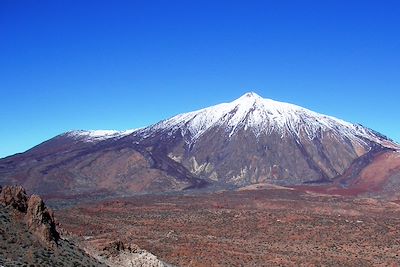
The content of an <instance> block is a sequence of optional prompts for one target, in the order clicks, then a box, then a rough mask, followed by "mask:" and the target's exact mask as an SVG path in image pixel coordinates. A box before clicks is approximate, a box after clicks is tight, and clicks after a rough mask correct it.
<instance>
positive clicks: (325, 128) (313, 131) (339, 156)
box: [0, 92, 400, 195]
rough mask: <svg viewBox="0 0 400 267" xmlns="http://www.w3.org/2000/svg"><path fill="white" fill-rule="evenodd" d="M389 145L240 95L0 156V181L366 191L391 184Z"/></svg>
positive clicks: (360, 129)
mask: <svg viewBox="0 0 400 267" xmlns="http://www.w3.org/2000/svg"><path fill="white" fill-rule="evenodd" d="M399 150H400V147H399V145H398V144H396V143H395V142H393V141H392V140H390V139H389V138H387V137H385V136H384V135H382V134H380V133H378V132H376V131H373V130H371V129H369V128H367V127H364V126H362V125H360V124H353V123H349V122H346V121H343V120H341V119H337V118H335V117H331V116H327V115H323V114H319V113H316V112H314V111H311V110H308V109H306V108H303V107H300V106H297V105H293V104H289V103H283V102H278V101H274V100H271V99H264V98H262V97H260V96H259V95H257V94H256V93H253V92H250V93H246V94H245V95H243V96H241V97H240V98H238V99H236V100H234V101H232V102H230V103H223V104H219V105H215V106H212V107H208V108H204V109H201V110H198V111H193V112H189V113H184V114H179V115H177V116H174V117H172V118H169V119H166V120H163V121H161V122H159V123H156V124H154V125H150V126H148V127H145V128H141V129H137V130H129V131H123V132H118V131H71V132H67V133H63V134H61V135H59V136H56V137H54V138H52V139H50V140H48V141H46V142H44V143H42V144H40V145H38V146H36V147H34V148H32V149H30V150H28V151H26V152H24V153H21V154H16V155H13V156H10V157H7V158H4V159H1V160H0V183H2V184H22V185H23V186H24V187H25V188H27V189H28V190H30V191H32V192H35V193H40V194H44V195H45V194H50V193H60V194H65V195H75V194H87V193H98V192H105V193H118V194H125V193H153V192H171V191H182V190H185V189H193V190H196V189H200V188H209V189H212V188H223V189H234V188H240V187H246V186H249V185H253V184H260V183H267V184H277V185H281V186H299V185H301V186H304V185H311V184H332V185H335V186H337V187H341V188H348V187H354V186H356V187H357V186H359V185H360V184H361V185H363V187H362V188H363V190H364V191H369V190H378V188H380V189H382V188H385V186H386V187H388V188H389V187H391V188H393V185H396V186H397V181H398V180H399V179H400V175H399V174H400V157H399V155H400V153H399V152H398V151H399ZM377 169H380V170H381V171H379V172H375V173H374V170H377ZM365 172H368V174H369V175H367V174H366V173H365ZM371 173H373V174H371ZM365 177H367V178H365ZM360 181H361V182H360ZM371 181H372V182H371ZM377 181H378V182H377ZM399 184H400V182H399Z"/></svg>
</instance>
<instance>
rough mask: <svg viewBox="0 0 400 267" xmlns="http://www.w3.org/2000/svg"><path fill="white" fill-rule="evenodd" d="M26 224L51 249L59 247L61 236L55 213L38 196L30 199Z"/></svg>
mask: <svg viewBox="0 0 400 267" xmlns="http://www.w3.org/2000/svg"><path fill="white" fill-rule="evenodd" d="M26 223H27V225H28V228H29V230H30V231H31V232H32V233H34V234H35V235H36V236H37V237H38V238H39V239H40V240H41V241H42V242H43V243H45V244H46V245H48V246H50V247H53V246H55V245H57V241H58V239H59V238H60V235H59V233H58V232H57V230H56V224H55V221H54V215H53V211H52V210H51V209H48V208H47V207H46V206H45V205H44V203H43V200H42V199H41V198H40V197H39V196H37V195H32V196H31V197H30V198H29V201H28V209H27V212H26Z"/></svg>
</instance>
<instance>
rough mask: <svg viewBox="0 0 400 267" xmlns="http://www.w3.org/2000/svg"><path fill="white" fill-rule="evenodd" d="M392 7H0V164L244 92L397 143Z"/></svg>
mask: <svg viewBox="0 0 400 267" xmlns="http://www.w3.org/2000/svg"><path fill="white" fill-rule="evenodd" d="M399 14H400V2H399V1H384V0H383V1H368V0H367V1H348V0H347V1H340V0H337V1H330V0H327V1H307V0H303V1H285V0H282V1H268V0H265V1H233V0H232V1H216V0H214V1H208V0H203V1H174V0H169V1H166V0H165V1H151V0H149V1H139V0H137V1H135V0H131V1H118V0H117V1H101V0H96V1H89V0H79V1H78V0H65V1H61V0H59V1H58V0H56V1H54V0H51V1H43V0H35V1H34V0H25V1H19V0H1V1H0V96H1V97H0V157H5V156H7V155H11V154H14V153H18V152H23V151H25V150H27V149H29V148H31V147H33V146H35V145H37V144H39V143H41V142H43V141H45V140H47V139H49V138H51V137H54V136H56V135H58V134H60V133H62V132H65V131H69V130H76V129H116V130H125V129H132V128H138V127H143V126H147V125H150V124H153V123H156V122H158V121H159V120H162V119H165V118H168V117H171V116H173V115H176V114H179V113H182V112H188V111H193V110H196V109H200V108H204V107H207V106H211V105H214V104H218V103H221V102H230V101H232V100H234V99H236V98H239V97H240V96H241V95H243V94H245V93H246V92H248V91H254V92H256V93H257V94H259V95H261V96H263V97H264V98H271V99H274V100H278V101H284V102H289V103H294V104H297V105H300V106H303V107H305V108H308V109H311V110H314V111H316V112H320V113H324V114H328V115H332V116H335V117H338V118H341V119H344V120H347V121H350V122H353V123H361V124H363V125H365V126H367V127H370V128H372V129H374V130H377V131H379V132H381V133H383V134H385V135H387V136H389V137H390V138H392V139H394V140H395V141H397V142H400V123H399V118H400V112H399V107H400V101H399V100H400V16H399Z"/></svg>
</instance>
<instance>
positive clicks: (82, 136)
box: [64, 129, 136, 142]
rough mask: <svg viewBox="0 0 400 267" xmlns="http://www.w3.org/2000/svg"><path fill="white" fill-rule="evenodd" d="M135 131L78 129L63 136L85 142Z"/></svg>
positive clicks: (118, 136) (121, 135) (116, 136)
mask: <svg viewBox="0 0 400 267" xmlns="http://www.w3.org/2000/svg"><path fill="white" fill-rule="evenodd" d="M134 131H136V130H135V129H133V130H126V131H115V130H89V131H83V130H78V131H70V132H67V133H65V134H64V135H65V136H68V137H71V138H74V139H76V140H79V141H85V142H98V141H103V140H106V139H109V138H122V137H124V136H127V135H129V134H131V133H133V132H134Z"/></svg>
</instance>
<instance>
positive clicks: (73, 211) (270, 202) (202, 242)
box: [56, 189, 400, 266]
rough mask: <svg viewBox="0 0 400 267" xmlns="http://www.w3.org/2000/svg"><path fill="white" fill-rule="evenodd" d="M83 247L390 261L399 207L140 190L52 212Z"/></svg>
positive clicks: (332, 262) (301, 261)
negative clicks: (117, 244) (111, 244)
mask: <svg viewBox="0 0 400 267" xmlns="http://www.w3.org/2000/svg"><path fill="white" fill-rule="evenodd" d="M56 215H57V217H58V219H59V221H60V223H61V225H62V227H63V228H64V229H66V231H68V232H70V233H71V234H73V235H76V236H79V239H80V241H81V242H83V243H84V244H85V245H86V246H94V247H95V246H96V245H97V244H98V243H104V242H105V241H111V240H117V239H118V240H122V241H123V242H134V243H136V244H137V245H139V246H140V247H142V248H143V249H146V250H148V251H150V252H151V253H153V254H155V255H156V256H158V257H159V258H160V259H162V260H164V261H165V262H168V263H171V264H175V265H179V266H277V265H283V266H315V265H323V266H398V264H399V263H400V205H398V204H396V203H394V202H383V201H378V200H375V199H369V198H346V197H332V196H325V195H318V194H316V193H315V194H306V193H302V192H299V191H296V190H286V189H265V190H244V191H236V192H221V193H214V194H206V195H197V196H184V195H145V196H136V197H130V198H125V199H119V200H112V201H105V202H101V203H92V204H85V205H81V206H78V207H74V208H70V209H66V210H59V211H58V212H57V214H56Z"/></svg>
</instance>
